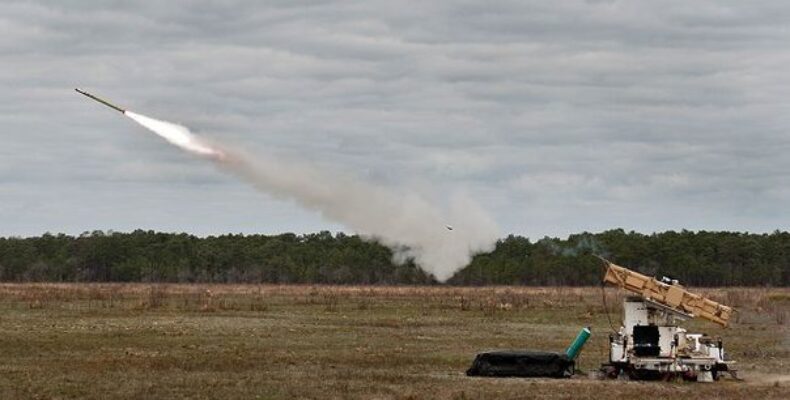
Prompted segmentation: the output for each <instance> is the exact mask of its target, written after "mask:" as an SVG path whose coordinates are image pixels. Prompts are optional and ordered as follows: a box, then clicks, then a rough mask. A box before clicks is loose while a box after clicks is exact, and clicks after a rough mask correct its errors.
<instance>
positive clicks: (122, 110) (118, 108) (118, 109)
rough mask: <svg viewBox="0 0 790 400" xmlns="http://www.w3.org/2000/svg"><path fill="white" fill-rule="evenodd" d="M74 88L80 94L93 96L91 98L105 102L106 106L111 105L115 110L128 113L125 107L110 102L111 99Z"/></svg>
mask: <svg viewBox="0 0 790 400" xmlns="http://www.w3.org/2000/svg"><path fill="white" fill-rule="evenodd" d="M74 90H76V91H77V93H79V94H83V95H85V96H88V97H89V98H91V99H93V100H96V101H98V102H99V103H102V104H104V105H105V106H107V107H110V108H112V109H114V110H116V111H120V112H121V114H125V113H126V110H124V109H123V108H121V107H118V106H116V105H115V104H112V103H110V102H109V101H107V100H104V99H101V98H99V97H96V96H94V95H92V94H90V93H88V92H85V91H82V90H79V89H74Z"/></svg>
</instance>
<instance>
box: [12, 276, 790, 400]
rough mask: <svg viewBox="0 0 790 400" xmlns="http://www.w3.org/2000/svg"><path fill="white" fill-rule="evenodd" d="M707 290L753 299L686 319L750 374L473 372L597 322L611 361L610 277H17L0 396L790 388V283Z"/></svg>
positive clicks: (594, 354) (603, 394)
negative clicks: (377, 283) (282, 280)
mask: <svg viewBox="0 0 790 400" xmlns="http://www.w3.org/2000/svg"><path fill="white" fill-rule="evenodd" d="M698 292H700V293H704V294H707V295H709V296H712V297H713V298H714V299H716V300H719V301H721V302H723V303H725V304H728V305H732V306H735V307H737V308H738V309H739V310H740V313H739V314H738V316H737V317H736V321H735V323H734V324H733V326H732V327H730V328H728V329H726V330H724V329H721V328H719V327H718V326H716V325H713V324H710V323H705V322H703V321H692V322H691V323H689V324H687V327H688V328H693V329H695V330H699V331H701V332H707V333H709V334H711V335H721V336H722V337H724V340H725V346H726V348H727V350H728V351H729V352H730V354H731V355H732V356H733V358H734V359H736V360H737V361H739V363H740V364H739V365H740V370H741V376H742V377H743V378H744V381H733V380H722V381H720V382H717V383H713V384H702V383H684V382H671V383H666V382H651V383H645V382H625V381H596V380H589V379H586V378H582V377H580V378H573V379H565V380H554V379H518V378H510V379H491V378H469V377H466V376H465V375H464V372H465V370H466V368H467V367H468V366H469V365H470V363H471V361H472V359H473V357H474V355H475V354H476V353H477V352H478V351H481V350H486V349H493V348H514V349H518V348H529V349H543V350H556V351H559V350H564V349H565V347H567V345H568V344H569V343H570V341H571V340H572V339H573V338H574V336H575V335H576V333H577V331H578V330H579V329H580V328H581V327H582V326H585V325H591V326H592V329H593V337H592V339H591V342H590V343H588V345H587V347H586V348H585V349H584V351H583V353H582V356H581V360H580V368H581V369H582V370H585V371H591V370H595V369H597V368H598V365H599V364H600V363H601V362H603V361H604V360H605V358H606V354H607V349H606V346H607V340H608V339H607V337H608V332H609V324H608V322H607V318H606V313H605V311H604V308H603V306H602V304H601V290H600V288H545V289H543V288H521V287H519V288H514V287H509V288H506V287H498V288H455V287H359V286H348V287H328V286H266V285H264V286H256V285H249V286H246V285H146V284H129V285H124V284H4V285H0V398H3V399H15V398H41V399H48V398H53V399H54V398H129V399H142V398H222V399H229V398H230V399H232V398H338V399H345V398H382V399H412V398H442V399H478V398H481V399H485V398H491V399H493V398H497V399H502V398H530V397H537V396H540V397H545V398H563V399H564V398H580V399H603V398H610V399H614V398H631V399H654V398H672V399H678V398H682V399H688V398H722V399H741V398H755V399H758V398H759V399H766V398H777V399H778V398H784V399H786V398H790V330H789V329H788V318H790V289H705V290H699V291H698ZM607 293H608V296H607V302H608V304H609V307H610V312H611V315H612V317H613V318H614V319H615V320H616V321H619V318H620V301H621V296H622V295H623V293H622V292H618V291H616V290H614V289H607ZM690 330H691V329H690Z"/></svg>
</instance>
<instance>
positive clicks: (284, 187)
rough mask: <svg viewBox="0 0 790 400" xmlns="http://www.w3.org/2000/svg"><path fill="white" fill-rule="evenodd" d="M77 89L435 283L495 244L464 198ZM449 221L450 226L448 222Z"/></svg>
mask: <svg viewBox="0 0 790 400" xmlns="http://www.w3.org/2000/svg"><path fill="white" fill-rule="evenodd" d="M77 91H78V92H79V93H81V94H83V95H85V96H88V97H90V98H91V99H93V100H96V101H98V102H100V103H102V104H104V105H106V106H108V107H111V108H113V109H115V110H117V111H120V112H122V113H123V114H124V115H125V116H127V117H129V118H131V119H132V120H134V121H135V122H137V123H139V124H140V125H142V126H144V127H146V128H148V129H149V130H151V131H152V132H154V133H156V134H157V135H159V136H160V137H162V138H164V139H165V140H167V141H168V142H169V143H171V144H173V145H175V146H178V147H179V148H181V149H183V150H185V151H187V152H190V153H192V154H195V155H198V156H201V157H204V158H207V159H210V160H212V161H214V162H215V164H216V165H217V166H218V167H219V168H221V169H223V170H225V171H227V172H230V173H232V174H233V175H235V176H237V177H239V178H241V179H244V180H245V181H247V182H249V183H251V184H252V185H253V186H255V187H256V188H258V189H260V190H262V191H264V192H266V193H268V194H270V195H272V196H274V197H276V198H279V199H288V200H293V201H295V202H297V203H298V204H300V205H301V206H303V207H305V208H308V209H311V210H314V211H318V212H319V213H320V214H321V215H322V216H323V217H325V218H328V219H330V220H333V221H336V222H339V223H341V224H343V225H345V226H346V227H348V228H350V229H352V230H353V231H355V232H356V233H358V234H360V235H361V236H362V237H365V238H366V239H370V240H375V241H378V242H380V243H382V244H384V245H385V246H387V247H389V248H390V249H392V251H393V254H394V258H395V259H394V261H395V262H398V263H401V262H404V261H406V260H407V259H409V258H413V259H414V261H415V262H416V263H417V264H418V265H419V266H420V267H422V268H423V269H424V270H426V271H427V272H430V273H433V275H434V276H435V277H436V278H437V279H439V280H440V281H445V280H447V279H448V278H450V277H451V276H452V275H453V274H454V273H455V272H456V271H457V270H459V269H460V268H462V267H464V266H465V265H467V264H468V263H469V261H470V260H471V257H472V256H473V255H474V254H477V253H481V252H486V251H490V250H492V249H493V248H494V243H495V242H496V239H497V237H498V236H499V235H498V233H499V232H498V228H497V226H496V224H495V223H494V222H493V220H492V219H491V218H490V217H489V216H488V215H487V214H486V213H485V212H484V211H483V210H482V209H481V208H480V207H479V206H477V205H476V204H475V203H474V202H472V201H471V200H469V199H468V198H466V197H464V196H456V197H455V198H453V199H451V200H450V206H449V208H448V209H447V210H443V209H440V208H439V207H436V206H435V205H433V204H431V203H430V202H428V201H427V200H426V199H425V198H424V197H422V196H419V195H418V194H416V193H411V192H408V191H402V190H397V189H396V188H388V187H383V186H377V185H374V184H371V183H369V182H363V181H360V180H358V179H353V178H352V177H350V176H344V175H342V174H339V173H337V172H332V171H327V170H326V169H318V168H314V167H311V166H309V165H306V164H305V163H297V162H288V161H286V160H282V159H276V158H274V157H261V158H253V157H250V156H247V155H246V154H244V153H242V152H240V151H235V150H230V149H228V148H223V147H221V146H220V145H217V144H214V143H209V142H207V141H205V140H203V139H202V138H200V137H198V136H196V135H194V134H193V133H192V132H190V131H189V129H187V128H186V127H184V126H181V125H177V124H173V123H170V122H166V121H160V120H157V119H154V118H150V117H146V116H144V115H141V114H137V113H134V112H131V111H128V110H125V109H123V108H120V107H118V106H115V105H113V104H112V103H109V102H107V101H105V100H102V99H100V98H98V97H96V96H93V95H91V94H88V93H86V92H83V91H81V90H79V89H77ZM448 221H452V223H453V225H447V222H448Z"/></svg>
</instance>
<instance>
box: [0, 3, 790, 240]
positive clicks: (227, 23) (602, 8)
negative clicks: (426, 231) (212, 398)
mask: <svg viewBox="0 0 790 400" xmlns="http://www.w3.org/2000/svg"><path fill="white" fill-rule="evenodd" d="M314 3H316V2H312V1H296V0H285V1H269V2H265V4H266V5H264V2H260V1H243V0H239V1H224V2H209V1H167V2H160V1H148V2H129V1H107V2H101V4H102V5H101V6H95V5H94V4H96V2H92V1H66V0H64V1H58V2H35V1H32V2H31V1H19V2H16V1H9V0H4V1H2V2H0V32H2V35H0V85H1V87H2V94H0V138H2V142H0V235H21V236H27V235H37V234H41V233H43V232H46V231H50V232H66V233H72V234H74V233H80V232H82V231H86V230H94V229H103V230H109V229H111V230H116V231H127V230H132V229H135V228H143V229H157V230H165V231H187V232H190V233H195V234H200V235H205V234H213V233H226V232H264V233H274V232H284V231H293V232H298V233H301V232H313V231H318V230H324V229H328V230H332V231H336V230H343V229H344V227H343V226H341V225H339V224H337V223H335V222H333V221H328V220H325V219H323V218H322V217H321V216H320V215H319V214H317V213H316V212H314V211H311V210H305V209H302V208H300V207H299V206H298V205H296V204H295V203H293V202H289V201H287V200H282V199H275V198H272V197H270V196H267V195H266V194H263V193H259V192H256V191H255V190H253V189H252V188H250V187H249V186H248V185H246V184H245V183H243V182H240V181H239V180H237V179H236V178H234V177H232V176H229V175H227V174H224V173H223V172H221V171H218V170H216V169H215V168H214V167H213V166H212V165H211V164H210V163H207V162H205V161H204V160H200V159H198V158H195V157H194V156H191V155H189V154H186V153H183V152H181V151H179V150H178V149H175V148H173V147H171V146H168V145H166V144H164V142H162V140H161V139H159V138H157V137H155V136H153V135H152V134H151V133H150V132H148V131H145V130H144V129H142V128H140V127H139V126H136V125H135V124H134V123H132V122H131V121H129V120H127V119H125V118H122V117H121V116H120V115H119V114H117V113H114V112H112V111H111V110H109V109H104V108H102V107H100V106H99V105H97V104H93V103H91V102H89V101H87V99H85V98H84V97H82V96H79V95H78V94H76V93H75V92H74V91H73V88H75V87H81V88H83V89H86V90H88V91H91V92H95V93H96V94H98V95H101V96H104V97H106V98H108V99H111V100H113V101H115V102H117V103H119V104H120V105H122V106H125V107H128V108H130V109H132V110H135V111H138V112H141V113H143V114H147V115H151V116H154V117H158V118H162V119H167V120H171V121H177V122H180V123H183V124H185V125H187V126H189V127H191V128H192V129H194V130H195V131H197V132H199V133H201V134H203V135H206V136H208V137H210V138H212V139H214V140H217V141H222V142H224V143H232V144H233V145H235V146H239V147H243V148H245V149H246V150H247V151H248V152H249V153H252V154H276V155H277V156H280V157H285V158H287V159H290V160H295V161H297V162H303V163H308V164H312V165H316V166H318V167H320V168H326V169H327V170H332V171H343V173H348V174H353V175H355V176H357V177H359V179H361V180H365V181H370V182H374V183H376V184H379V185H386V186H390V187H394V188H398V190H403V191H412V190H416V191H419V192H421V193H429V194H428V196H429V197H431V198H433V199H434V201H436V202H439V203H441V202H442V200H443V198H444V197H443V196H444V194H446V193H458V192H462V193H466V194H468V195H469V196H471V197H473V198H474V199H475V200H476V201H477V202H478V203H480V204H481V205H482V206H483V207H484V208H485V209H487V210H488V212H489V213H490V214H491V215H492V216H493V217H494V219H495V220H496V221H497V222H498V223H499V225H500V228H501V231H502V232H503V233H511V232H512V233H517V234H524V235H528V236H530V237H533V238H539V237H542V236H544V235H566V234H568V233H573V232H579V231H583V230H588V231H600V230H604V229H609V228H615V227H622V228H624V229H626V230H631V229H633V230H637V231H642V232H653V231H661V230H666V229H693V230H696V229H708V230H713V229H728V230H748V231H772V230H775V229H787V227H788V225H790V209H789V207H788V204H789V203H790V172H789V171H790V156H789V154H790V131H789V129H790V46H789V44H790V22H789V21H790V4H788V3H787V2H782V1H775V2H761V3H753V2H743V1H715V2H714V1H695V2H688V1H669V2H661V1H627V2H625V1H624V2H619V1H565V2H529V1H523V0H517V1H499V2H484V1H471V2H468V1H446V2H442V1H437V2H424V1H422V2H420V1H415V2H407V1H385V2H380V1H374V0H363V1H344V2H338V3H329V2H327V3H325V4H321V5H315V4H314ZM489 3H494V4H489ZM219 4H221V5H219Z"/></svg>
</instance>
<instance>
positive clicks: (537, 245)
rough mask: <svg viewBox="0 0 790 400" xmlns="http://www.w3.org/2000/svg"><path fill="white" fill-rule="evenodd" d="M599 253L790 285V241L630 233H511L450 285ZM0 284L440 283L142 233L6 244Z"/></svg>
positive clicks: (310, 256) (572, 263) (722, 282)
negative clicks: (562, 237)
mask: <svg viewBox="0 0 790 400" xmlns="http://www.w3.org/2000/svg"><path fill="white" fill-rule="evenodd" d="M593 254H599V255H601V256H604V257H607V258H609V259H611V260H612V261H614V262H617V263H619V264H621V265H624V266H627V267H629V268H633V269H635V270H638V271H641V272H643V273H646V274H649V275H654V276H659V275H667V276H672V277H674V278H677V279H680V280H681V281H682V282H683V283H684V284H687V285H693V286H790V233H787V232H778V231H777V232H774V233H771V234H747V233H732V232H704V231H703V232H689V231H682V232H672V231H670V232H663V233H656V234H651V235H644V234H640V233H635V232H625V231H623V230H621V229H616V230H610V231H606V232H602V233H596V234H593V233H582V234H577V235H571V236H570V237H569V238H568V239H565V240H560V239H554V238H543V239H541V240H538V241H537V242H532V241H530V240H529V239H527V238H525V237H521V236H514V235H511V236H508V237H507V238H504V239H501V240H499V241H498V242H497V244H496V248H495V250H494V251H492V252H491V253H487V254H481V255H478V256H476V257H474V259H473V260H472V262H471V263H470V265H469V266H467V267H466V268H464V269H462V270H461V271H459V272H458V273H456V275H455V276H453V277H452V278H451V279H450V283H451V284H457V285H490V284H505V285H541V286H543V285H547V286H552V285H597V284H598V283H599V282H600V279H601V275H602V267H601V262H600V261H599V260H598V259H596V258H595V257H593V256H592V255H593ZM0 280H2V281H50V282H108V281H115V282H228V283H243V282H249V283H260V282H266V283H332V284H433V283H436V281H435V279H434V278H433V277H432V276H431V275H429V274H426V273H424V272H423V271H422V270H421V269H419V268H418V267H417V266H416V265H415V264H414V263H413V262H407V263H405V264H402V265H398V264H395V263H393V261H392V252H391V251H390V250H389V249H388V248H386V247H384V246H382V245H380V244H377V243H374V242H367V241H364V240H362V239H361V238H360V237H359V236H356V235H345V234H343V233H337V234H334V235H333V234H332V233H330V232H320V233H315V234H307V235H295V234H291V233H286V234H281V235H270V236H268V235H222V236H209V237H205V238H200V237H196V236H192V235H188V234H183V233H182V234H174V233H161V232H154V231H142V230H137V231H134V232H131V233H117V232H109V233H104V232H101V231H96V232H91V233H84V234H82V235H80V236H77V237H74V236H68V235H62V234H61V235H51V234H45V235H43V236H40V237H31V238H0Z"/></svg>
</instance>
